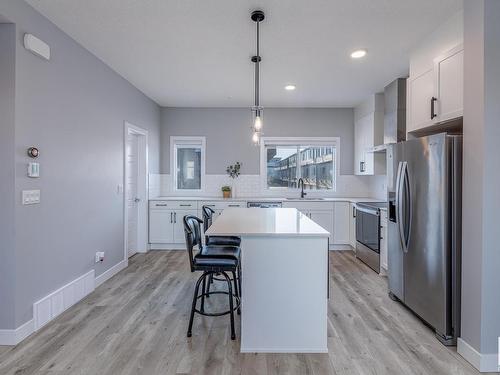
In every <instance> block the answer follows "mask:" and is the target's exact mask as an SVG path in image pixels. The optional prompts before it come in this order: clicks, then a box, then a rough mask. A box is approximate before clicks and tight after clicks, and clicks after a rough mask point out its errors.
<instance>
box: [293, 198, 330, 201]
mask: <svg viewBox="0 0 500 375" xmlns="http://www.w3.org/2000/svg"><path fill="white" fill-rule="evenodd" d="M286 200H287V201H324V200H325V198H286Z"/></svg>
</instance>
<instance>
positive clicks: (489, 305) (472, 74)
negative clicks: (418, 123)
mask: <svg viewBox="0 0 500 375" xmlns="http://www.w3.org/2000/svg"><path fill="white" fill-rule="evenodd" d="M499 18H500V2H499V1H497V0H466V1H465V3H464V52H465V54H464V184H463V215H462V216H463V240H462V241H463V243H462V248H463V256H462V258H463V259H462V327H461V339H462V340H464V341H465V342H466V343H467V344H468V345H469V346H471V347H472V348H473V349H474V350H475V351H476V352H477V353H478V354H477V355H478V356H480V358H483V357H484V356H486V357H484V358H488V363H489V364H490V365H491V367H490V368H491V370H490V371H494V369H496V364H497V361H496V358H497V353H498V338H499V337H500V288H499V285H500V272H499V270H500V244H499V242H498V212H500V194H499V186H500V169H499V168H498V163H499V161H500V148H499V147H498V145H499V144H500V126H499V121H500V120H499V119H500V106H499V105H498V103H500V44H499V43H498V41H499V40H500V24H499V23H498V19H499ZM490 359H491V361H490ZM478 361H479V359H478Z"/></svg>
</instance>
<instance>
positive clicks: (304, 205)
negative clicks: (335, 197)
mask: <svg viewBox="0 0 500 375" xmlns="http://www.w3.org/2000/svg"><path fill="white" fill-rule="evenodd" d="M333 204H334V202H322V201H315V202H311V201H309V202H296V201H283V207H286V208H296V209H297V210H299V211H308V210H311V211H313V210H314V211H331V210H333Z"/></svg>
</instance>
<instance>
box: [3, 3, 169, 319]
mask: <svg viewBox="0 0 500 375" xmlns="http://www.w3.org/2000/svg"><path fill="white" fill-rule="evenodd" d="M0 14H1V15H3V16H4V17H6V18H8V19H9V20H11V21H12V22H14V23H16V26H17V36H16V47H17V50H16V120H15V123H16V125H15V131H16V134H15V150H14V155H15V169H16V171H15V173H16V176H15V198H16V199H15V210H16V214H15V226H16V263H15V272H16V280H15V295H16V307H15V310H16V312H15V313H16V319H15V325H16V326H19V325H21V324H22V323H24V322H26V321H27V320H29V319H31V318H32V304H33V302H34V301H36V300H37V299H39V298H40V297H42V296H45V295H47V294H48V293H49V292H51V291H53V290H55V289H57V288H59V287H61V286H62V285H64V284H65V283H67V282H69V281H71V280H73V279H75V278H76V277H77V276H80V275H82V274H83V273H85V272H87V271H89V270H90V269H92V268H95V270H96V275H99V274H101V273H102V272H104V271H106V270H107V269H109V268H110V267H112V266H113V265H115V264H117V263H118V262H119V261H121V260H122V259H123V203H122V199H123V196H122V195H121V194H118V193H117V187H118V185H119V184H122V183H123V127H124V125H123V123H124V120H126V121H129V122H131V123H133V124H135V125H137V126H140V127H143V128H145V129H147V130H149V135H150V137H149V140H150V144H149V165H150V172H158V171H159V142H158V141H159V123H160V109H159V107H158V106H157V104H156V103H154V102H153V101H152V100H150V99H149V98H147V97H146V96H144V95H143V94H142V93H141V92H139V91H138V90H137V89H136V88H134V87H133V86H132V85H131V84H130V83H128V82H127V81H125V80H124V79H123V78H121V77H120V76H119V75H117V74H116V73H115V72H114V71H112V70H111V69H110V68H109V67H107V66H106V65H105V64H103V63H102V62H101V61H100V60H99V59H97V58H96V57H95V56H93V55H92V54H90V53H89V52H88V51H86V50H85V49H84V48H82V47H81V46H80V45H79V44H77V43H76V42H75V41H74V40H72V39H71V38H69V37H68V36H67V35H66V34H64V33H63V32H61V31H60V30H59V29H58V28H56V27H55V26H54V25H53V24H52V23H50V22H49V21H48V20H47V19H45V18H44V17H42V16H41V15H40V14H39V13H37V12H36V11H35V10H34V9H33V8H31V7H30V6H29V5H27V4H26V3H25V2H24V1H18V0H3V1H2V2H1V3H0ZM25 32H30V33H32V34H34V35H36V36H38V37H39V38H41V39H42V40H44V41H45V42H47V43H48V44H49V45H50V46H51V48H52V58H51V61H50V62H47V61H44V60H42V59H40V58H38V57H36V56H34V55H33V54H31V53H29V52H28V51H26V50H25V49H24V48H23V47H22V37H23V34H24V33H25ZM29 146H37V147H39V148H40V158H39V161H40V163H41V178H39V179H29V178H28V177H26V163H27V162H28V157H27V156H26V149H27V148H28V147H29ZM2 183H3V182H2ZM24 189H40V190H41V200H42V202H41V204H39V205H34V206H22V205H21V202H20V196H21V191H22V190H24ZM12 220H14V217H13V218H12ZM98 250H101V251H105V252H106V259H105V261H104V264H98V265H95V264H94V254H95V252H96V251H98ZM2 323H3V322H0V324H2ZM0 328H2V327H0Z"/></svg>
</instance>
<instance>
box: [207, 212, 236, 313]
mask: <svg viewBox="0 0 500 375" xmlns="http://www.w3.org/2000/svg"><path fill="white" fill-rule="evenodd" d="M201 213H202V215H203V232H204V233H205V232H206V231H207V230H208V228H210V227H211V225H212V222H213V214H214V213H215V211H214V210H213V209H212V208H210V207H208V206H202V207H201ZM205 244H206V245H214V246H237V247H240V245H241V238H240V237H237V236H207V235H205ZM214 280H217V281H225V280H224V279H222V278H220V277H217V275H215V276H214V275H211V276H210V282H209V283H208V285H207V292H210V284H212V283H213V281H214ZM238 285H239V288H240V295H241V262H240V263H239V264H238ZM238 313H239V310H238Z"/></svg>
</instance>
